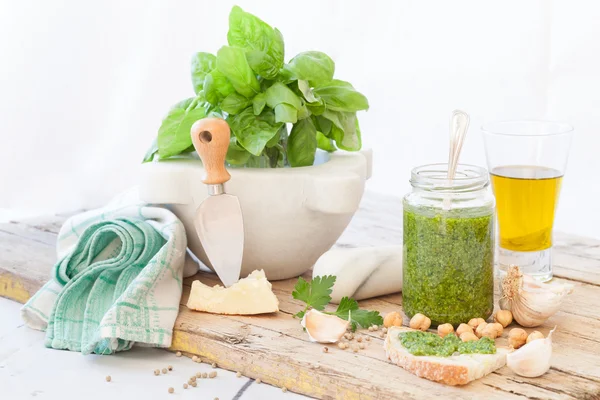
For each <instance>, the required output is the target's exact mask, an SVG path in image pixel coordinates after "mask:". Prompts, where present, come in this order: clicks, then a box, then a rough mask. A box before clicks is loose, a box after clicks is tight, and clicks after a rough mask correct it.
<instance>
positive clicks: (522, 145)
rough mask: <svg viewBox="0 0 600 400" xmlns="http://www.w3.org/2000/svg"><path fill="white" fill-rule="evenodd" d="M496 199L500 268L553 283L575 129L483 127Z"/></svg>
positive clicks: (539, 124)
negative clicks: (558, 214)
mask: <svg viewBox="0 0 600 400" xmlns="http://www.w3.org/2000/svg"><path fill="white" fill-rule="evenodd" d="M481 129H482V131H483V137H484V144H485V154H486V158H487V164H488V169H489V171H490V175H491V181H492V188H493V190H494V195H495V196H496V210H497V216H498V234H499V241H498V244H499V249H498V258H497V263H498V268H499V269H500V271H505V270H506V269H507V268H508V267H509V266H510V265H513V264H514V265H518V266H519V267H520V268H521V270H522V271H523V272H524V273H526V274H529V275H531V276H533V277H534V278H536V279H538V280H540V281H548V280H550V279H552V228H553V225H554V214H555V211H556V206H557V204H558V197H559V193H560V187H561V183H562V179H563V175H564V173H565V168H566V165H567V158H568V154H569V148H570V147H571V139H572V136H573V127H572V126H570V125H568V124H565V123H560V122H546V121H506V122H494V123H490V124H485V125H484V126H483V127H482V128H481Z"/></svg>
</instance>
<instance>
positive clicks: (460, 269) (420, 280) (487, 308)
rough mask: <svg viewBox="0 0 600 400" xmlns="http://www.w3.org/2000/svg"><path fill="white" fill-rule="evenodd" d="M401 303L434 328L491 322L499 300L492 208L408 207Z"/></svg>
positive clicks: (406, 309)
mask: <svg viewBox="0 0 600 400" xmlns="http://www.w3.org/2000/svg"><path fill="white" fill-rule="evenodd" d="M402 263H403V266H402V272H403V283H402V304H403V307H404V311H405V313H406V314H407V315H408V316H409V317H412V316H413V315H415V314H417V313H421V314H425V315H426V316H428V317H429V318H430V319H431V322H432V324H433V325H439V324H443V323H451V324H452V325H455V326H456V325H458V324H460V323H463V322H464V323H466V322H468V321H469V320H470V319H471V318H484V319H487V318H488V317H489V316H490V315H491V314H492V310H493V301H494V264H493V263H494V216H493V209H486V208H475V209H473V208H471V209H453V210H450V211H445V210H442V209H440V208H433V207H415V206H411V205H408V204H407V203H406V201H405V202H404V254H403V262H402Z"/></svg>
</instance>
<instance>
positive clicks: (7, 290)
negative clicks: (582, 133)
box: [0, 194, 600, 399]
mask: <svg viewBox="0 0 600 400" xmlns="http://www.w3.org/2000/svg"><path fill="white" fill-rule="evenodd" d="M65 218H66V216H54V217H48V218H38V219H35V220H29V221H24V222H13V223H9V224H2V225H0V296H4V297H7V298H10V299H13V300H16V301H19V302H25V301H26V300H27V299H28V298H29V297H30V296H31V295H32V294H33V293H35V291H36V290H37V289H38V288H39V287H40V286H41V285H42V284H43V283H44V282H45V281H46V280H47V278H48V276H49V272H50V269H51V268H52V265H53V263H54V262H55V259H56V255H55V242H56V235H57V233H58V230H59V228H60V226H61V224H62V222H63V221H64V219H65ZM401 227H402V223H401V204H400V201H399V200H398V199H395V198H389V197H383V196H376V195H372V194H370V195H367V196H365V199H364V200H363V203H362V206H361V210H360V211H359V212H358V213H357V215H356V216H355V218H354V220H353V222H352V223H351V225H350V227H349V229H348V230H347V231H346V232H345V233H344V235H343V236H342V237H341V238H340V240H339V241H338V246H345V247H351V246H357V245H360V246H371V245H383V244H398V243H401V240H402V236H401ZM555 264H556V266H555V276H557V277H558V278H557V280H559V281H563V280H566V281H569V282H570V283H572V284H574V285H575V290H574V292H573V294H572V295H570V296H569V298H568V299H567V301H566V303H565V304H564V306H563V309H562V311H560V312H558V313H557V314H556V315H555V316H553V317H552V318H551V319H550V320H548V321H547V323H546V324H544V326H542V327H540V328H537V329H538V330H540V331H541V332H542V333H544V334H547V333H548V331H549V330H550V329H551V328H552V327H554V326H555V325H558V329H557V331H556V332H555V335H554V336H553V338H554V353H553V358H552V368H551V369H550V371H549V372H548V373H547V374H545V375H544V376H542V377H540V378H531V379H530V378H522V377H519V376H516V375H514V374H513V373H512V372H511V371H510V370H509V369H508V368H502V369H500V370H499V371H497V372H494V373H492V374H491V375H489V376H487V377H485V378H483V379H480V380H478V381H475V382H472V383H470V384H468V385H466V386H464V387H450V386H445V385H442V384H438V383H434V382H430V381H427V380H424V379H420V378H417V377H416V376H414V375H411V374H409V373H407V372H406V371H404V370H403V369H401V368H399V367H397V366H395V365H392V364H390V363H389V362H388V361H387V360H386V357H385V353H384V351H383V348H382V343H383V339H382V338H381V337H380V334H381V332H369V331H361V332H360V335H362V336H363V337H367V336H369V337H370V341H366V340H365V341H364V343H367V348H366V349H364V350H361V351H359V352H358V353H354V352H352V351H350V350H340V349H338V348H337V347H336V346H335V345H331V346H328V348H329V351H328V352H327V353H325V352H323V347H324V346H323V345H319V344H315V343H311V342H309V341H308V338H307V335H306V333H304V332H303V330H302V328H301V327H300V324H299V321H298V320H297V319H294V318H293V317H292V315H293V314H294V313H296V312H298V311H299V310H300V309H301V308H302V304H301V303H299V302H298V301H296V300H294V299H293V298H292V296H291V292H292V289H293V286H294V284H295V279H294V280H286V281H279V282H273V290H274V292H275V294H276V295H277V297H278V298H279V301H280V309H281V310H280V312H279V313H277V314H274V315H264V316H254V317H242V316H220V315H212V314H206V313H199V312H194V311H190V310H188V309H187V308H186V307H185V306H184V304H185V303H186V301H187V297H188V294H189V288H190V285H191V282H192V281H193V280H194V279H200V280H202V281H203V282H204V283H207V284H215V283H217V279H216V276H215V275H213V274H208V273H200V274H198V275H197V276H195V277H193V278H190V279H186V280H185V283H184V284H185V286H184V294H183V297H182V299H181V304H182V306H181V308H180V314H179V317H178V319H177V321H176V323H175V332H174V339H173V345H172V348H171V350H172V351H177V350H180V351H182V352H184V353H185V354H186V355H188V356H191V355H193V354H196V355H198V356H200V358H201V359H202V360H203V361H205V362H210V363H212V362H216V363H217V364H218V365H219V367H221V368H225V369H228V370H232V371H240V372H241V373H242V374H244V375H245V376H248V377H251V378H260V379H261V380H262V381H263V382H265V383H269V384H272V385H276V386H279V387H283V386H285V387H286V388H287V389H288V390H290V391H294V392H297V393H303V394H306V395H309V396H313V397H316V398H321V399H399V398H402V399H413V398H424V397H427V398H431V397H437V396H440V397H442V396H443V397H444V398H446V399H466V398H486V399H496V398H497V399H513V398H514V399H523V398H524V397H526V398H543V399H565V398H577V399H582V398H588V399H593V398H600V306H598V299H600V241H598V240H591V239H587V238H581V237H575V236H572V235H564V234H557V238H556V247H555ZM305 277H306V278H308V277H310V274H305ZM360 303H361V307H364V308H368V309H376V310H379V311H381V312H382V314H385V313H387V312H390V311H401V304H402V298H401V296H400V294H394V295H389V296H382V297H379V298H375V299H370V300H366V301H362V302H360ZM531 330H532V329H528V331H531ZM506 334H507V330H505V333H504V338H506ZM500 340H504V341H505V340H506V339H500Z"/></svg>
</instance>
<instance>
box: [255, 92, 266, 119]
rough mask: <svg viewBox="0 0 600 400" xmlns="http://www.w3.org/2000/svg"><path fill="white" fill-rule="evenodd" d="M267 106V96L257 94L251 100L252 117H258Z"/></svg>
mask: <svg viewBox="0 0 600 400" xmlns="http://www.w3.org/2000/svg"><path fill="white" fill-rule="evenodd" d="M265 105H267V95H266V94H265V93H259V94H257V95H256V96H254V98H253V99H252V109H253V110H254V115H260V113H261V112H262V111H263V109H264V108H265Z"/></svg>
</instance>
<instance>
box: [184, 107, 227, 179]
mask: <svg viewBox="0 0 600 400" xmlns="http://www.w3.org/2000/svg"><path fill="white" fill-rule="evenodd" d="M191 135H192V143H194V148H195V149H196V151H197V152H198V154H199V155H200V158H201V159H202V164H204V170H205V171H206V173H205V175H204V177H203V178H202V182H204V183H205V184H207V185H216V184H220V183H225V182H227V181H228V180H229V178H231V175H229V172H227V169H225V156H226V155H227V148H228V147H229V136H230V132H229V125H227V122H226V121H225V120H223V119H221V118H203V119H201V120H198V121H196V122H195V123H194V125H192V129H191Z"/></svg>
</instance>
